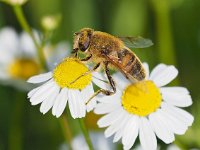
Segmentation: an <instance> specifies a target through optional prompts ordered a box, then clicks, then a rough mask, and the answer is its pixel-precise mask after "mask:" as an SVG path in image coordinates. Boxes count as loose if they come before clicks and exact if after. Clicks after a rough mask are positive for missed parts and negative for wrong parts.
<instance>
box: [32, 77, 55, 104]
mask: <svg viewBox="0 0 200 150" xmlns="http://www.w3.org/2000/svg"><path fill="white" fill-rule="evenodd" d="M54 86H55V83H54V81H52V80H50V81H48V82H47V83H45V84H43V85H42V86H41V87H40V88H39V89H38V90H37V91H35V93H34V94H33V95H32V97H31V98H30V102H31V104H32V105H37V104H39V103H41V102H42V101H43V100H44V99H45V98H46V97H47V96H48V95H49V94H51V92H52V90H53V87H54Z"/></svg>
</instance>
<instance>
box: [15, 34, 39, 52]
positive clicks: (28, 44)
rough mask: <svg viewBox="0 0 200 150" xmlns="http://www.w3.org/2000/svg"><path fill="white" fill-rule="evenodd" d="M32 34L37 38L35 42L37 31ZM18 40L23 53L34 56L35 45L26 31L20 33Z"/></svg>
mask: <svg viewBox="0 0 200 150" xmlns="http://www.w3.org/2000/svg"><path fill="white" fill-rule="evenodd" d="M34 36H35V38H36V39H37V42H39V35H38V33H37V32H34ZM19 42H20V45H21V49H22V51H23V53H24V54H26V55H28V56H36V47H35V45H34V43H33V40H32V39H31V37H30V36H29V35H28V34H27V33H26V32H23V33H21V35H20V41H19Z"/></svg>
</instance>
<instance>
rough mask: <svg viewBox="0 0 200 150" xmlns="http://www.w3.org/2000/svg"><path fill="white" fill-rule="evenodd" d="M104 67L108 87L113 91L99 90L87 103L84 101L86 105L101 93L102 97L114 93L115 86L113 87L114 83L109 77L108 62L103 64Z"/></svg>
mask: <svg viewBox="0 0 200 150" xmlns="http://www.w3.org/2000/svg"><path fill="white" fill-rule="evenodd" d="M104 66H105V72H106V75H107V78H108V81H109V83H110V86H111V87H112V89H113V91H109V90H105V89H99V90H98V91H96V92H95V93H94V94H93V95H92V96H91V97H90V98H89V99H88V100H87V101H86V103H85V104H86V105H87V104H88V103H89V102H90V101H91V100H92V99H93V98H94V97H95V96H97V95H98V94H99V93H103V94H104V95H108V96H109V95H112V94H115V92H116V86H115V82H114V80H113V78H112V77H111V75H110V70H109V69H108V62H104Z"/></svg>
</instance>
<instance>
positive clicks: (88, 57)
mask: <svg viewBox="0 0 200 150" xmlns="http://www.w3.org/2000/svg"><path fill="white" fill-rule="evenodd" d="M90 58H92V54H91V55H89V56H87V57H85V58H83V59H81V61H88V60H90Z"/></svg>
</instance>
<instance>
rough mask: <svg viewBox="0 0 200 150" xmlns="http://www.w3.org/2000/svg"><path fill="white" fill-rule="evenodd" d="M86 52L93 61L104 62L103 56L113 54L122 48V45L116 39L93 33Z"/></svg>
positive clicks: (96, 32)
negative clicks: (91, 56) (90, 55)
mask: <svg viewBox="0 0 200 150" xmlns="http://www.w3.org/2000/svg"><path fill="white" fill-rule="evenodd" d="M90 42H91V43H90V47H89V49H88V52H89V53H90V54H92V55H93V61H95V62H97V63H98V62H102V61H106V58H105V55H108V54H111V53H113V55H115V53H116V51H119V50H121V49H122V48H123V46H124V45H123V43H122V41H121V40H119V39H118V38H116V37H114V36H112V35H110V34H107V33H104V32H100V31H95V32H94V33H93V35H92V38H91V41H90Z"/></svg>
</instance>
